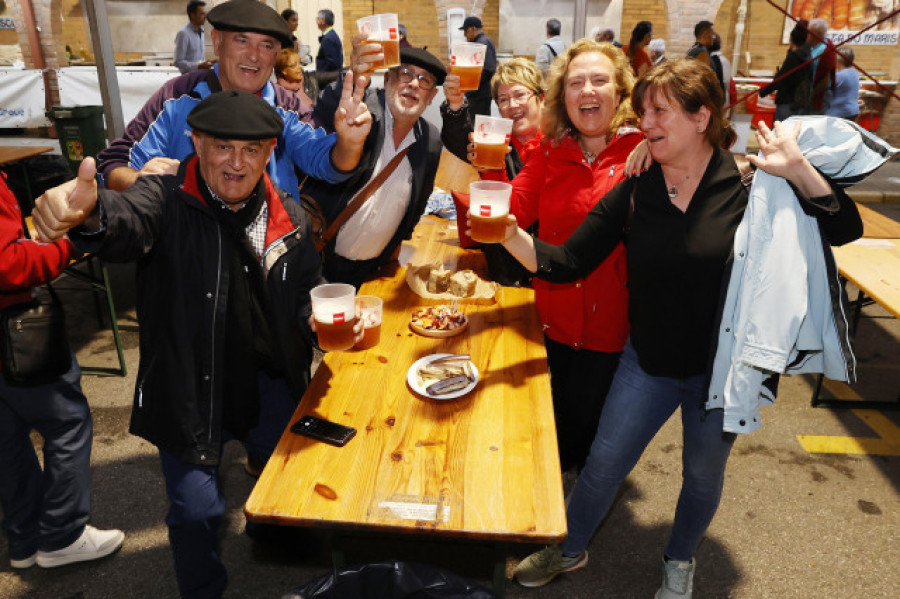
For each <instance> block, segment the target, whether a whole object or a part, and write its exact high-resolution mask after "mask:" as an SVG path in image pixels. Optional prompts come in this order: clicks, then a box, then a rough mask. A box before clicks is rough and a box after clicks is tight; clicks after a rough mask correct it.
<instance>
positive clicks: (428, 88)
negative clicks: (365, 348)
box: [302, 34, 446, 286]
mask: <svg viewBox="0 0 900 599" xmlns="http://www.w3.org/2000/svg"><path fill="white" fill-rule="evenodd" d="M352 43H353V53H352V61H353V62H352V65H353V67H352V68H353V73H354V75H355V76H357V77H365V78H367V79H368V77H369V76H370V75H371V74H372V72H373V71H374V69H373V67H372V65H373V64H374V63H375V61H376V60H380V58H381V57H382V54H381V51H382V49H381V44H379V43H377V42H372V43H368V42H367V40H366V36H365V35H364V34H357V35H356V36H354V38H353V40H352ZM400 62H401V64H400V66H399V67H394V68H392V69H389V70H388V72H387V73H386V74H385V78H384V89H377V90H376V89H369V90H367V91H366V95H365V97H364V100H365V102H366V104H367V105H368V107H369V112H370V113H371V114H372V119H373V123H372V130H371V132H370V133H369V136H368V137H367V138H366V142H365V146H364V152H363V158H362V160H361V161H360V165H359V169H358V170H357V172H356V173H355V174H354V175H353V176H351V177H350V178H349V179H348V180H347V181H345V182H343V183H338V184H328V183H324V182H321V181H308V182H307V183H306V184H305V185H304V186H303V189H302V193H305V194H309V195H311V196H312V197H313V198H315V199H316V200H317V201H318V203H319V205H320V206H322V208H323V210H324V211H325V213H326V216H327V217H328V220H329V222H331V221H334V220H335V219H336V218H337V217H338V215H340V214H341V212H342V211H343V210H344V208H345V207H346V206H347V204H348V203H349V202H350V200H351V199H352V198H353V197H354V195H356V194H357V193H358V192H360V190H362V189H363V188H364V187H365V186H366V184H368V183H369V182H370V181H372V180H373V179H374V178H375V177H377V176H378V174H379V173H381V172H382V171H384V170H385V169H386V167H388V165H389V164H390V163H391V160H392V159H393V158H394V157H396V156H398V155H399V154H400V153H401V152H404V151H406V152H408V153H407V154H406V155H405V156H403V157H401V158H400V159H399V160H400V161H399V162H398V163H397V166H396V168H395V169H394V170H393V171H391V172H390V175H389V176H388V177H387V179H386V180H385V181H384V182H383V183H381V184H380V185H379V186H378V187H377V189H376V190H375V191H374V193H373V194H372V195H371V197H369V199H368V200H367V201H366V202H365V203H364V204H362V207H360V208H359V209H358V210H357V211H356V212H355V213H354V214H353V215H352V216H351V217H350V219H349V220H348V221H347V222H346V223H345V224H344V225H343V226H342V227H341V229H340V231H339V232H338V234H337V235H336V236H335V237H334V239H333V240H332V241H331V242H330V243H329V245H328V246H327V249H326V257H325V277H326V278H327V279H328V280H330V281H341V282H346V283H351V284H353V285H356V286H359V285H360V284H361V283H362V282H363V281H364V280H365V279H366V278H367V277H369V276H370V275H371V274H372V273H373V272H374V271H375V270H376V269H378V267H380V266H381V265H382V264H384V263H386V262H388V261H389V260H391V258H392V256H393V254H394V251H395V250H396V249H397V248H398V247H399V245H400V243H401V242H402V241H403V240H404V239H408V238H409V237H410V236H411V235H412V231H413V228H414V227H415V226H416V223H417V222H418V220H419V215H421V214H422V212H423V210H424V209H425V203H426V202H427V201H428V196H429V195H430V194H431V192H432V190H433V187H434V177H435V174H436V173H437V167H438V162H440V157H441V140H440V135H439V133H438V131H437V129H436V128H435V127H434V126H433V125H431V124H430V123H428V122H427V121H426V120H425V119H424V118H422V113H423V112H425V109H426V108H427V107H428V105H429V104H431V101H432V100H433V99H434V96H435V94H437V86H438V85H442V84H443V83H444V77H445V76H446V69H445V68H444V65H443V64H442V63H441V61H440V60H438V59H437V57H435V56H434V55H433V54H430V53H429V52H427V51H425V50H422V49H420V48H402V49H401V50H400ZM337 99H338V88H337V86H336V85H335V84H332V85H331V86H330V87H328V88H326V89H325V90H324V91H323V92H322V95H321V96H320V98H319V100H318V102H317V103H316V110H315V114H316V117H317V118H320V119H321V121H322V123H323V126H325V127H326V128H330V126H331V122H330V119H329V118H328V115H329V114H331V113H333V112H334V106H335V104H336V102H337Z"/></svg>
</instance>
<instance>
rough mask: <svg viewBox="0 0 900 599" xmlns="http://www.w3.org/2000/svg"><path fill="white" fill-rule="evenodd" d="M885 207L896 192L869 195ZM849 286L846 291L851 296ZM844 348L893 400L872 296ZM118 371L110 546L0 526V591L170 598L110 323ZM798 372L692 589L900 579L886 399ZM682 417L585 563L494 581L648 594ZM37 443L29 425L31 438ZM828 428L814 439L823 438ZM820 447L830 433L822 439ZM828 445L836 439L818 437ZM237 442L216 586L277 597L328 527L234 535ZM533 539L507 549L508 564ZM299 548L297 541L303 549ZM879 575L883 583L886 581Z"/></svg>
mask: <svg viewBox="0 0 900 599" xmlns="http://www.w3.org/2000/svg"><path fill="white" fill-rule="evenodd" d="M871 206H872V207H874V208H876V209H879V210H885V211H886V212H888V213H892V214H893V215H894V216H895V217H897V216H900V215H897V214H896V212H897V207H898V205H896V204H894V205H886V204H882V205H871ZM111 270H112V271H113V275H114V280H115V289H116V298H117V302H118V309H119V322H120V324H122V325H125V326H128V325H130V324H131V325H133V324H134V310H133V297H132V292H131V288H132V285H131V276H132V275H131V268H130V267H127V266H125V267H121V266H120V267H111ZM62 293H63V296H64V300H65V301H66V303H67V305H68V306H70V307H71V306H79V307H78V308H71V313H70V326H71V328H72V331H71V332H72V337H73V340H74V343H75V344H76V347H77V348H78V356H79V360H80V362H81V363H82V365H91V366H93V365H106V366H113V365H114V360H115V354H114V349H113V344H112V338H111V335H110V334H109V332H108V331H106V330H99V331H98V329H97V326H96V325H97V323H96V317H95V316H94V314H93V306H92V304H91V301H90V299H89V298H88V297H87V295H86V294H84V293H83V292H80V291H74V290H70V289H64V290H63V291H62ZM851 297H852V295H851ZM864 314H865V316H866V318H864V319H863V321H862V324H861V325H860V330H859V336H858V339H857V353H858V358H859V361H860V365H861V366H860V382H859V384H858V385H856V386H855V387H854V391H855V393H857V394H859V395H860V396H861V397H863V398H865V399H889V400H897V399H898V391H900V373H898V369H897V356H898V355H900V323H898V321H897V320H896V319H894V318H892V317H890V316H889V315H888V314H887V313H886V312H884V311H883V310H881V309H880V308H878V307H877V306H871V307H868V308H866V309H865V310H864ZM123 340H124V344H125V347H126V357H127V361H128V369H129V375H128V376H127V377H124V378H119V377H84V380H83V385H84V389H85V393H86V394H87V396H88V398H89V400H90V402H91V405H92V408H93V413H94V419H95V434H94V453H93V459H92V483H93V499H92V523H93V524H94V525H96V526H98V527H101V528H102V527H118V528H122V529H124V530H125V532H126V533H127V535H128V536H127V539H126V541H125V545H124V547H123V549H122V551H121V552H120V553H119V554H117V555H115V556H113V557H110V558H107V559H104V560H101V561H99V562H95V563H90V564H78V565H72V566H67V567H63V568H59V569H56V570H42V569H40V568H37V567H35V568H32V569H30V570H27V571H24V572H13V571H11V569H10V568H9V562H8V559H7V558H8V554H7V549H6V543H5V539H3V538H0V598H3V599H11V598H24V597H29V598H30V597H37V598H54V599H56V598H75V597H77V598H85V599H93V598H108V597H135V598H142V597H148V598H149V597H153V598H158V597H175V596H177V590H176V587H175V582H174V574H173V569H172V565H171V555H170V551H169V547H168V539H167V533H166V528H165V526H164V524H163V518H164V517H165V512H166V508H167V502H166V498H165V490H164V485H163V479H162V476H161V474H160V470H159V465H158V460H157V457H156V452H155V450H154V448H153V447H152V446H151V445H149V444H148V443H146V442H144V441H142V440H140V439H138V438H136V437H132V436H131V435H129V434H128V432H127V429H128V418H129V411H130V404H131V396H132V388H133V384H134V373H135V372H136V370H137V333H136V332H133V331H125V332H123ZM811 382H812V379H811V378H807V377H788V378H785V379H783V380H782V383H781V389H780V394H779V398H778V403H777V405H775V406H773V407H770V408H766V409H764V412H763V420H764V423H763V428H762V430H761V431H759V432H756V433H753V434H751V435H748V436H745V437H741V438H740V439H739V440H738V441H737V443H736V445H735V448H734V451H733V453H732V457H731V460H730V462H729V468H728V474H727V481H726V485H725V491H724V496H723V500H722V505H721V508H720V510H719V513H718V515H717V517H716V519H715V520H714V521H713V523H712V526H711V527H710V529H709V533H708V535H707V537H706V538H705V540H704V541H703V543H702V544H701V545H700V548H699V549H698V552H697V555H696V557H697V561H698V564H699V566H698V569H697V574H696V578H695V590H696V596H697V597H739V598H760V597H847V598H862V597H866V598H868V597H893V596H896V594H897V589H898V588H900V509H898V508H900V501H898V497H900V494H898V487H900V412H897V411H875V410H851V409H840V410H830V409H822V408H818V409H813V408H811V407H810V405H809V400H810V393H811ZM680 428H681V427H680V423H679V421H678V419H677V418H674V419H672V420H671V421H670V422H669V423H668V424H667V425H666V426H665V427H664V429H663V430H662V431H661V433H660V434H659V435H658V436H657V437H656V439H655V440H654V441H653V443H652V444H651V445H650V447H649V448H648V450H647V452H646V454H645V455H644V457H643V459H642V460H641V462H640V463H639V465H638V466H637V468H636V469H635V471H634V472H633V474H632V475H631V476H630V477H629V478H628V480H627V482H626V484H625V485H624V487H623V489H622V492H621V494H620V497H619V499H618V501H617V503H616V504H615V505H614V507H613V509H612V512H611V514H610V516H609V517H608V519H607V521H606V522H605V523H604V524H603V526H602V527H601V528H600V530H599V532H598V534H597V535H596V537H595V539H594V541H593V543H592V544H591V547H590V563H589V565H588V566H587V568H585V569H584V570H582V571H580V572H576V573H572V574H569V575H565V576H561V577H559V578H557V579H556V580H555V581H553V582H552V583H551V584H549V585H547V586H546V587H543V588H541V589H525V588H523V587H520V586H518V585H517V584H516V583H514V582H510V583H509V584H508V585H507V596H508V597H527V598H544V597H546V598H581V597H584V598H591V597H601V596H602V597H622V598H625V597H651V596H652V595H653V593H654V592H655V591H656V589H657V587H658V585H659V580H660V571H659V570H660V557H661V552H662V548H663V546H664V545H665V542H666V537H667V534H668V530H669V526H670V522H671V517H672V512H673V510H674V503H675V500H676V496H677V490H678V488H679V484H680V451H681V447H682V442H681V431H680ZM804 435H806V436H809V435H814V436H829V437H865V438H879V437H880V438H881V439H883V442H882V443H880V445H879V444H876V445H877V446H876V448H875V450H876V451H875V452H873V453H869V454H853V453H810V452H808V451H806V450H805V449H804V445H803V444H802V443H801V439H800V436H804ZM36 441H37V442H38V443H39V438H36ZM828 441H829V440H827V439H826V440H825V443H826V445H827V444H828ZM831 445H832V446H834V445H835V444H834V443H833V442H832V443H831ZM832 451H835V450H833V449H832ZM243 460H244V455H243V450H242V449H241V448H240V447H239V446H238V445H236V444H230V445H228V446H227V448H226V456H225V460H224V462H223V466H222V480H223V482H222V485H223V488H224V490H225V493H226V496H227V498H228V510H229V511H228V518H227V525H226V527H225V530H224V533H223V556H224V560H225V563H226V567H227V569H228V572H229V577H230V582H229V587H228V591H227V594H226V596H228V597H273V598H277V597H280V596H281V595H282V594H283V593H285V592H287V591H289V590H290V589H292V588H296V587H298V586H301V585H302V584H303V583H305V582H307V581H309V580H311V579H313V578H315V577H318V576H320V575H323V574H325V573H327V572H328V571H329V559H330V555H329V553H328V551H327V548H328V543H329V539H328V538H327V536H321V538H319V541H320V542H321V544H319V545H316V544H312V545H311V544H310V542H309V540H308V539H307V540H302V541H290V540H289V541H287V542H286V543H282V544H281V545H267V544H264V543H259V542H255V541H252V540H251V539H249V538H248V537H247V536H246V535H245V534H243V529H244V518H243V515H242V511H241V506H242V503H243V501H244V499H245V498H246V497H247V495H248V494H249V492H250V490H251V488H252V484H253V480H252V479H250V478H249V477H248V476H247V475H246V474H245V473H244V470H243ZM346 545H347V549H348V555H347V557H348V559H349V560H350V561H351V562H352V561H366V562H368V561H377V560H381V559H385V558H390V557H400V558H402V559H414V560H421V561H428V562H431V563H434V564H436V565H439V566H442V567H446V568H448V569H451V570H453V571H455V572H456V573H458V574H460V575H462V576H465V577H468V578H470V579H472V580H475V581H477V582H481V583H482V584H485V585H488V584H490V574H491V569H490V566H489V563H490V559H491V557H492V554H491V551H490V550H491V548H490V547H485V546H481V545H477V544H475V545H472V544H460V543H447V542H443V543H432V542H429V540H428V539H427V537H415V538H408V539H399V540H398V539H391V540H384V539H377V538H376V539H372V538H369V539H350V540H348V541H347V543H346ZM533 549H535V548H534V547H527V546H514V547H511V548H510V554H511V559H510V564H509V565H510V567H511V566H512V564H513V563H514V561H515V560H516V559H518V558H521V557H522V556H524V555H526V554H527V553H528V552H530V551H531V550H533ZM310 553H311V554H312V555H309V554H310ZM892 589H893V590H892Z"/></svg>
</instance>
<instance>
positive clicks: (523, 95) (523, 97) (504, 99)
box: [497, 90, 534, 108]
mask: <svg viewBox="0 0 900 599" xmlns="http://www.w3.org/2000/svg"><path fill="white" fill-rule="evenodd" d="M533 95H534V92H532V91H525V90H519V91H516V92H513V93H511V94H509V95H498V96H497V106H498V107H499V108H508V107H509V106H511V105H512V103H513V102H515V103H516V104H517V105H519V106H521V105H522V104H525V103H526V102H528V100H530V99H531V97H532V96H533Z"/></svg>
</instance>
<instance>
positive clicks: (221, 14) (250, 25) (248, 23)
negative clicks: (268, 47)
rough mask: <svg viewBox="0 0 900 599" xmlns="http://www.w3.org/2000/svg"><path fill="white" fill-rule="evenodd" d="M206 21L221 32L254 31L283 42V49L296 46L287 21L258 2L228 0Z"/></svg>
mask: <svg viewBox="0 0 900 599" xmlns="http://www.w3.org/2000/svg"><path fill="white" fill-rule="evenodd" d="M206 20H207V21H209V22H210V23H212V26H213V27H215V28H216V29H218V30H219V31H253V32H254V33H262V34H265V35H271V36H272V37H274V38H275V39H277V40H278V41H280V42H281V46H282V47H283V48H287V47H290V46H292V45H293V44H294V42H293V40H292V39H291V28H290V27H289V26H288V24H287V21H285V20H284V19H282V18H281V15H280V14H278V12H277V11H275V9H274V8H271V7H270V6H268V5H267V4H265V3H263V2H258V1H257V0H228V2H223V3H222V4H219V5H217V6H216V7H215V8H213V9H212V10H211V11H209V13H207V15H206Z"/></svg>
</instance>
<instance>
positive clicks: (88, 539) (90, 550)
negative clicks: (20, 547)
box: [37, 524, 125, 568]
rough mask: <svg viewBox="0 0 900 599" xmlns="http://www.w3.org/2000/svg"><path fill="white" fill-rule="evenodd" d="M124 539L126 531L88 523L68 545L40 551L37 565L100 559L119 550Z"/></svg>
mask: <svg viewBox="0 0 900 599" xmlns="http://www.w3.org/2000/svg"><path fill="white" fill-rule="evenodd" d="M123 541H125V533H123V532H122V531H121V530H98V529H96V528H94V527H93V526H91V525H90V524H88V525H87V526H85V527H84V532H82V533H81V536H80V537H78V538H77V539H75V542H74V543H72V544H71V545H69V546H68V547H63V548H62V549H57V550H56V551H38V552H37V565H38V566H40V567H41V568H55V567H57V566H65V565H66V564H74V563H75V562H87V561H90V560H94V559H100V558H101V557H106V556H107V555H109V554H110V553H113V552H115V551H117V550H118V549H119V547H121V546H122V542H123Z"/></svg>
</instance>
